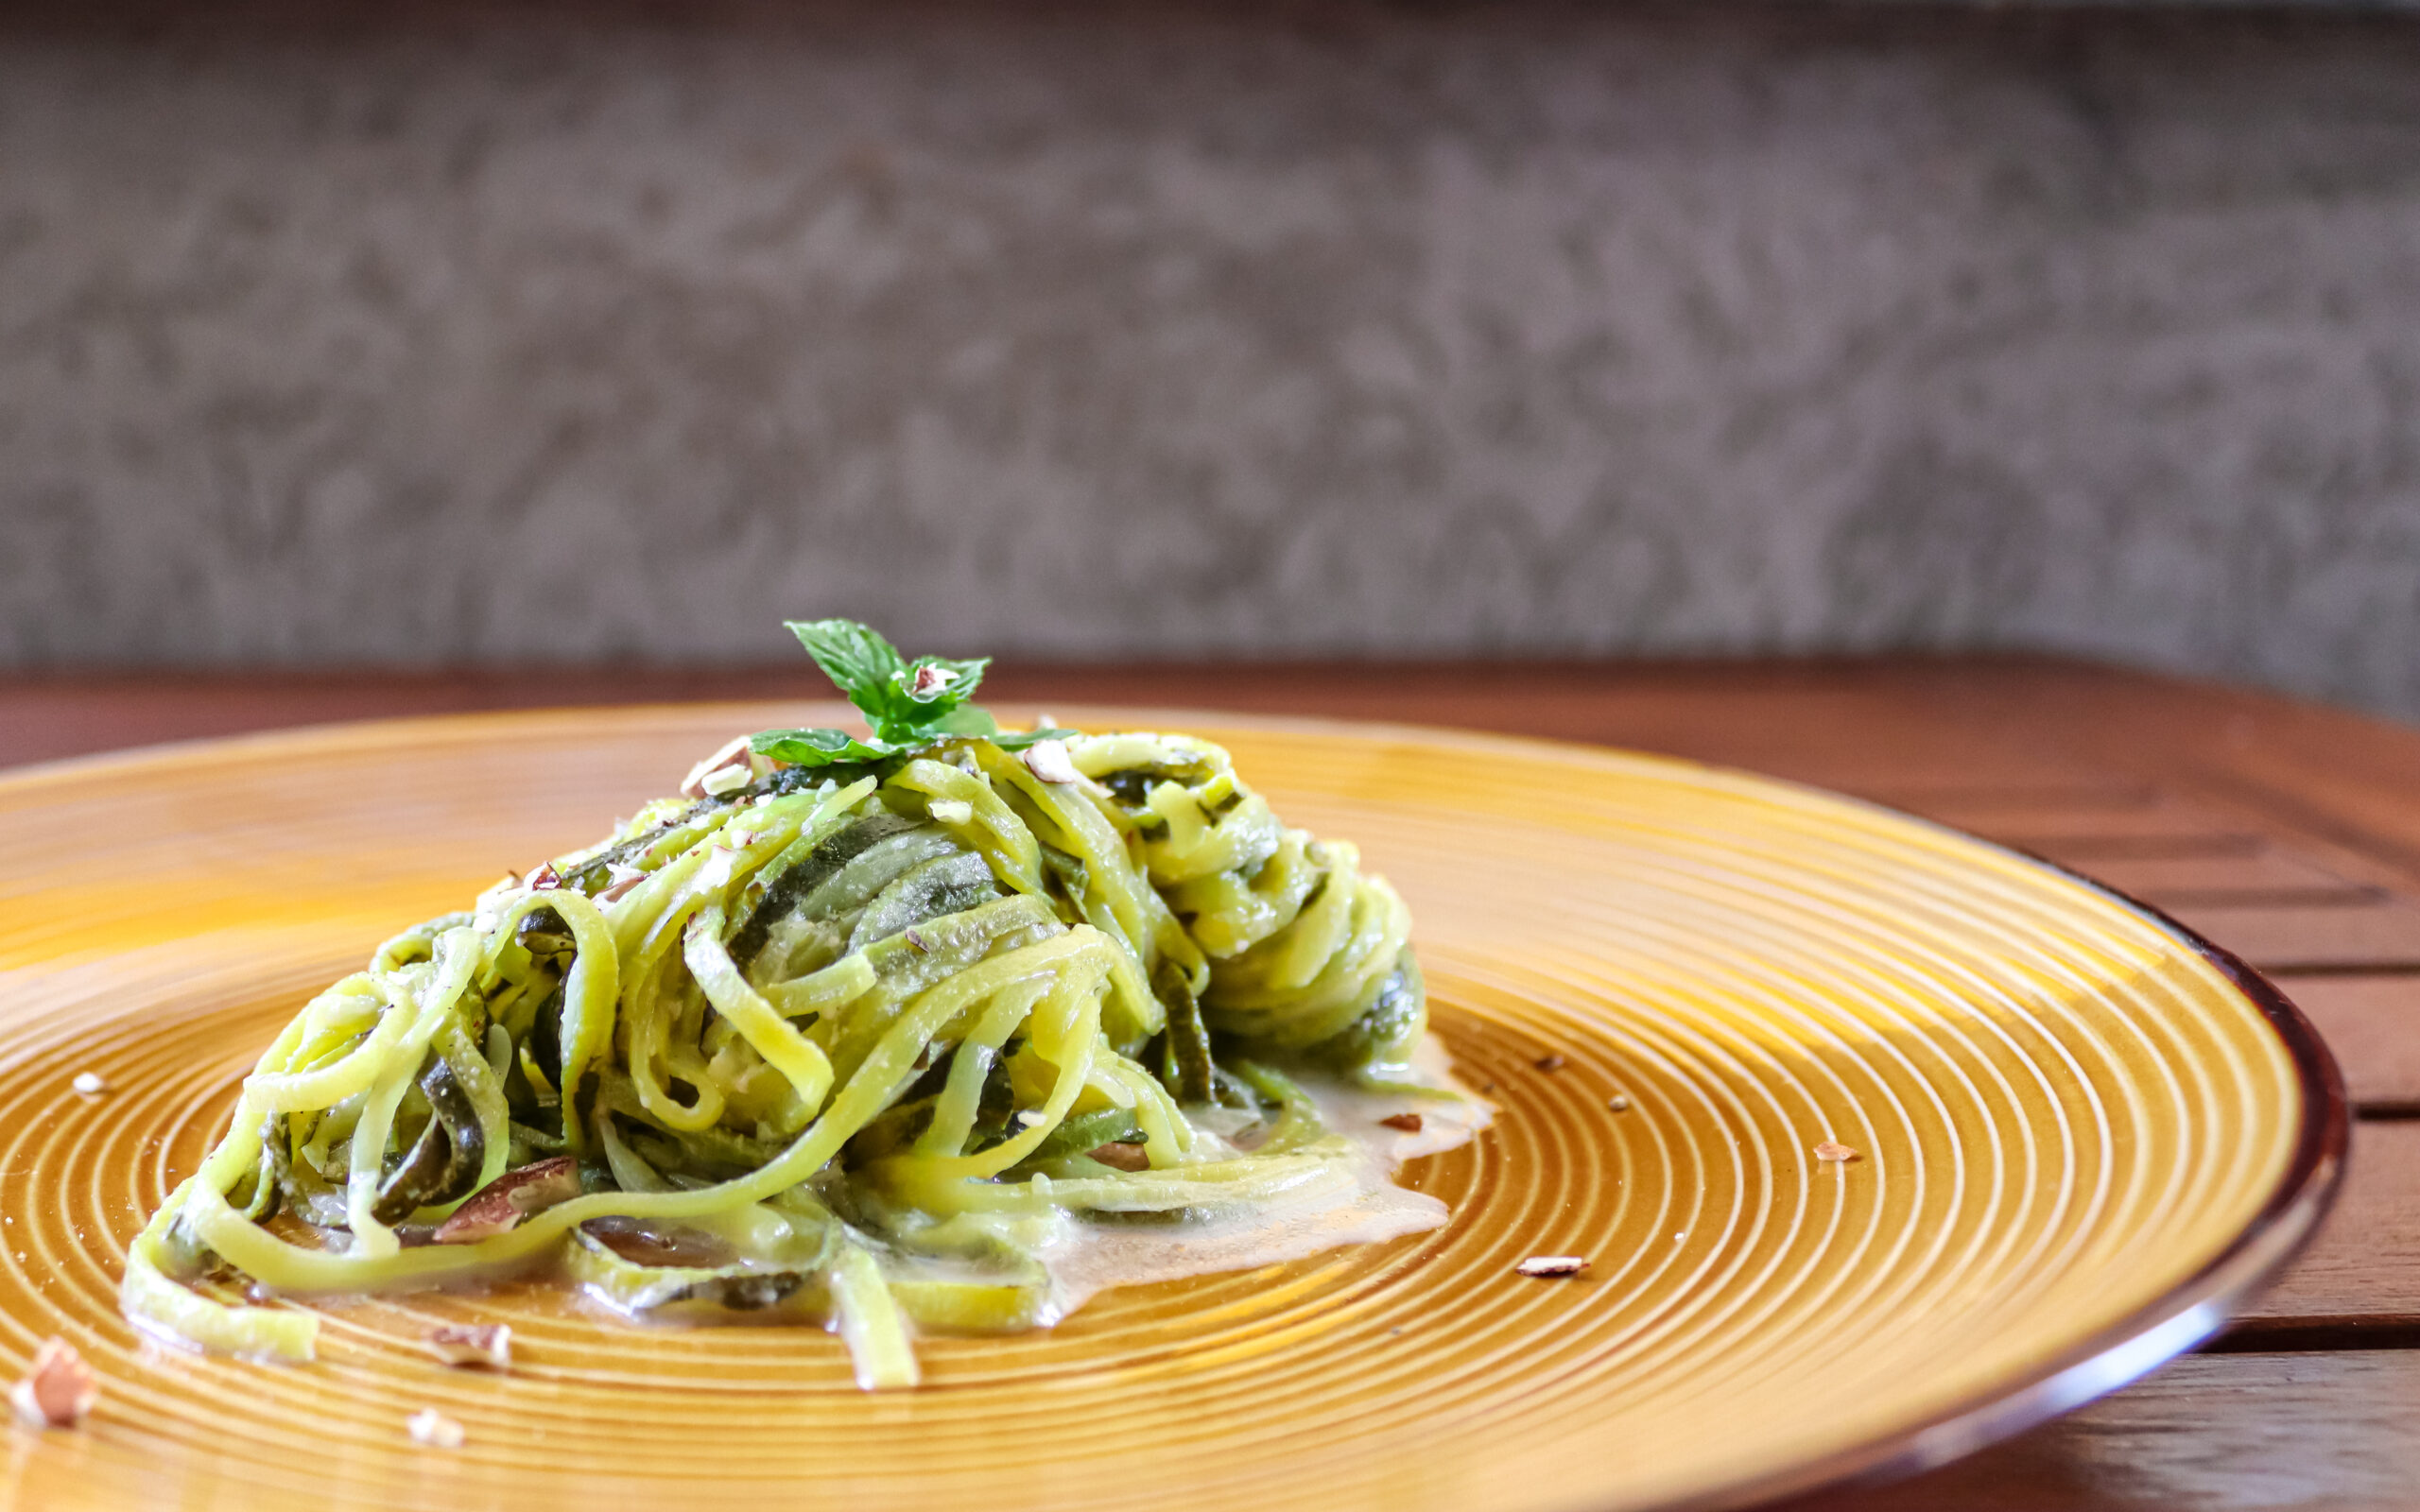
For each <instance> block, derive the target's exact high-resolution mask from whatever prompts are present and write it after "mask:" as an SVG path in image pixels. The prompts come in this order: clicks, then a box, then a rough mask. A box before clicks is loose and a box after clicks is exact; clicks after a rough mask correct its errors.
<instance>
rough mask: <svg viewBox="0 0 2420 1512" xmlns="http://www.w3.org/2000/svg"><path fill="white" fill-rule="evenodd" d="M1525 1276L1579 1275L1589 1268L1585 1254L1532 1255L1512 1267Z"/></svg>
mask: <svg viewBox="0 0 2420 1512" xmlns="http://www.w3.org/2000/svg"><path fill="white" fill-rule="evenodd" d="M1587 1268H1588V1260H1587V1257H1586V1256H1584V1255H1531V1256H1530V1258H1529V1259H1527V1260H1525V1261H1523V1262H1521V1263H1519V1264H1518V1265H1515V1266H1513V1269H1514V1270H1517V1271H1519V1272H1520V1273H1521V1274H1522V1275H1524V1276H1577V1275H1579V1274H1580V1273H1581V1272H1582V1271H1583V1270H1586V1269H1587Z"/></svg>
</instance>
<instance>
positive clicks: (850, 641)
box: [748, 620, 1073, 766]
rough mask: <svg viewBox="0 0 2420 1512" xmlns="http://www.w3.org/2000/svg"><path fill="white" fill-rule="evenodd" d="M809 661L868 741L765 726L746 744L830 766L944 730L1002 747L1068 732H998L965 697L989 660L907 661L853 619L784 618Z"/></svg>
mask: <svg viewBox="0 0 2420 1512" xmlns="http://www.w3.org/2000/svg"><path fill="white" fill-rule="evenodd" d="M784 623H785V624H786V625H787V627H789V631H790V633H791V634H793V635H795V636H797V637H798V640H799V644H801V645H804V646H805V647H806V654H807V655H809V656H811V657H813V658H815V664H816V665H817V666H819V667H821V668H822V669H823V675H824V676H825V677H827V678H830V679H832V684H833V686H835V687H837V688H838V689H839V690H840V692H841V694H842V696H845V697H846V698H847V699H848V700H849V701H850V702H851V703H853V704H856V706H857V712H858V713H862V714H864V715H865V716H866V723H867V724H868V725H869V726H871V727H872V728H873V739H872V740H860V739H858V738H857V737H856V736H855V735H852V734H850V733H849V732H848V731H847V730H824V729H819V730H759V731H758V732H757V733H755V734H753V735H751V736H750V737H749V738H748V745H749V748H751V749H752V750H754V751H756V752H757V753H759V754H760V755H765V756H769V757H771V758H772V759H773V760H775V761H777V762H787V763H788V764H789V765H792V766H831V765H838V764H842V763H852V762H878V761H883V760H886V759H888V758H890V757H892V756H896V755H899V754H901V753H902V752H904V751H908V750H912V749H914V748H915V747H919V746H927V745H931V744H932V743H934V742H935V741H939V740H942V739H944V738H946V737H948V736H951V735H979V736H982V737H983V738H985V739H988V740H991V741H994V742H995V743H997V744H998V745H1000V746H1002V747H1006V748H1007V749H1010V750H1022V749H1024V748H1025V747H1028V746H1031V745H1032V744H1034V743H1035V742H1036V741H1042V740H1050V739H1054V738H1058V737H1063V736H1065V735H1068V734H1071V733H1073V731H1071V730H1019V731H1017V732H1016V733H1014V734H1008V733H1003V732H1002V730H1000V725H999V721H997V720H995V719H994V718H993V717H992V715H991V713H989V712H988V711H986V710H985V709H984V708H983V707H982V706H981V705H980V704H975V703H970V702H968V701H967V700H968V699H969V698H970V697H972V696H974V693H975V690H976V689H977V688H978V687H980V686H982V683H983V673H984V670H985V669H986V668H988V667H989V666H991V664H992V659H991V658H990V657H988V656H986V657H977V658H975V659H974V660H972V661H966V662H956V661H952V660H950V659H949V658H948V657H940V656H920V657H918V658H916V659H915V660H914V661H912V662H911V661H909V660H908V659H907V658H906V657H904V656H902V655H900V654H899V649H898V648H897V647H896V646H894V645H892V644H890V642H889V641H886V640H884V639H883V638H882V636H881V635H880V634H878V633H877V632H876V631H874V630H873V628H871V627H868V626H864V625H860V624H858V623H857V622H856V620H787V621H785V622H784Z"/></svg>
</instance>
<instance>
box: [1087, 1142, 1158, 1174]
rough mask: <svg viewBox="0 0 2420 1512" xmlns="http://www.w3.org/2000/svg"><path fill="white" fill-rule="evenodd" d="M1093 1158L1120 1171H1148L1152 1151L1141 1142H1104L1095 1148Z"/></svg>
mask: <svg viewBox="0 0 2420 1512" xmlns="http://www.w3.org/2000/svg"><path fill="white" fill-rule="evenodd" d="M1091 1154H1092V1158H1093V1159H1094V1160H1098V1161H1099V1162H1100V1163H1101V1164H1103V1165H1111V1166H1115V1167H1116V1168H1117V1169H1118V1170H1120V1171H1148V1170H1150V1168H1151V1156H1150V1152H1149V1151H1148V1150H1146V1149H1144V1148H1143V1146H1141V1145H1140V1144H1102V1145H1098V1146H1097V1147H1096V1148H1094V1149H1093V1150H1092V1152H1091Z"/></svg>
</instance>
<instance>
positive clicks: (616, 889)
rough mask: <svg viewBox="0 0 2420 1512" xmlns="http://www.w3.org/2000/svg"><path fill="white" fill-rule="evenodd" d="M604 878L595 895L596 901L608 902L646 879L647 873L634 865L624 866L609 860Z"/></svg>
mask: <svg viewBox="0 0 2420 1512" xmlns="http://www.w3.org/2000/svg"><path fill="white" fill-rule="evenodd" d="M605 878H606V881H605V886H604V888H603V890H602V891H600V892H598V893H597V895H596V901H597V902H600V903H610V902H614V900H615V899H617V898H619V897H621V896H622V895H623V894H624V893H626V892H629V891H630V890H631V888H633V887H635V886H637V885H639V884H640V883H642V882H645V881H647V873H646V872H644V871H641V870H640V869H639V868H636V867H626V866H624V865H622V864H621V863H620V862H618V861H611V862H608V863H606V866H605Z"/></svg>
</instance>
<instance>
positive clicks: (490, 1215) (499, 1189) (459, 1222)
mask: <svg viewBox="0 0 2420 1512" xmlns="http://www.w3.org/2000/svg"><path fill="white" fill-rule="evenodd" d="M576 1196H579V1164H578V1162H576V1161H574V1160H572V1158H571V1157H570V1156H568V1155H558V1156H556V1157H554V1158H553V1159H552V1160H536V1161H532V1162H531V1163H530V1164H527V1165H525V1166H523V1167H521V1168H520V1169H519V1170H516V1171H507V1172H506V1173H504V1175H502V1176H500V1177H496V1178H495V1179H494V1180H493V1181H491V1182H489V1183H488V1184H487V1186H486V1188H485V1189H484V1190H482V1191H480V1192H479V1193H478V1194H476V1195H475V1196H473V1197H472V1198H471V1200H470V1201H468V1202H465V1203H464V1204H462V1205H461V1206H460V1207H458V1208H457V1209H455V1210H454V1213H453V1216H451V1217H449V1218H447V1219H446V1220H445V1221H444V1222H443V1223H441V1224H440V1225H438V1228H437V1233H436V1235H435V1238H436V1241H437V1243H439V1244H441V1245H472V1244H476V1243H478V1242H479V1241H480V1240H482V1239H492V1238H493V1237H495V1236H496V1235H497V1234H500V1233H504V1232H506V1231H508V1230H510V1229H511V1228H512V1227H513V1225H515V1224H517V1223H519V1222H520V1221H521V1220H522V1219H524V1218H526V1217H527V1216H528V1215H529V1214H531V1213H533V1212H538V1211H543V1210H544V1209H547V1208H551V1207H553V1206H554V1205H555V1204H557V1203H559V1202H569V1201H570V1200H571V1199H572V1198H574V1197H576Z"/></svg>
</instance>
